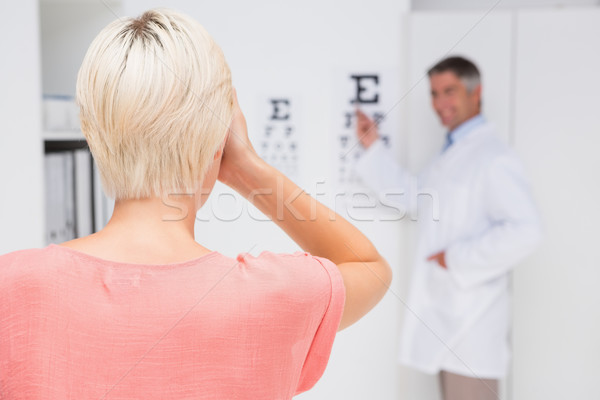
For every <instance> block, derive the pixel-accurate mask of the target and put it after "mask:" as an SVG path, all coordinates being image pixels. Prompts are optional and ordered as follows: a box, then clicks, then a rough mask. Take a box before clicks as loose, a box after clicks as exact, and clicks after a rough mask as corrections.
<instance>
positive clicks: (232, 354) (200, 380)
mask: <svg viewBox="0 0 600 400" xmlns="http://www.w3.org/2000/svg"><path fill="white" fill-rule="evenodd" d="M344 296H345V292H344V286H343V281H342V278H341V275H340V273H339V271H338V269H337V267H336V266H335V265H334V264H333V263H332V262H331V261H329V260H326V259H323V258H319V257H313V256H311V255H309V254H307V253H295V254H274V253H270V252H264V253H262V254H261V255H260V256H258V257H254V256H252V255H249V254H241V255H239V256H238V257H237V260H234V259H231V258H228V257H225V256H223V255H221V254H219V253H217V252H212V253H209V254H207V255H205V256H203V257H200V258H197V259H194V260H191V261H186V262H183V263H177V264H169V265H144V264H129V263H120V262H113V261H108V260H103V259H100V258H97V257H94V256H91V255H88V254H84V253H81V252H79V251H76V250H73V249H70V248H67V247H62V246H57V245H50V246H48V247H46V248H44V249H30V250H22V251H17V252H13V253H9V254H6V255H3V256H0V398H1V399H3V400H12V399H23V400H34V399H35V400H54V399H56V400H59V399H60V400H66V399H77V400H87V399H90V400H91V399H94V400H104V399H106V400H109V399H110V400H125V399H127V400H132V399H139V400H151V399H157V400H158V399H160V400H168V399H177V400H184V399H189V400H192V399H193V400H199V399H218V400H226V399H252V400H259V399H268V400H279V399H290V398H291V397H292V396H294V395H295V394H297V393H300V392H303V391H305V390H308V389H310V388H311V387H312V386H313V385H314V384H315V383H316V382H317V380H318V379H319V378H320V377H321V375H322V374H323V371H324V370H325V366H326V364H327V361H328V359H329V354H330V351H331V347H332V344H333V339H334V337H335V333H336V331H337V328H338V325H339V322H340V319H341V315H342V311H343V307H344Z"/></svg>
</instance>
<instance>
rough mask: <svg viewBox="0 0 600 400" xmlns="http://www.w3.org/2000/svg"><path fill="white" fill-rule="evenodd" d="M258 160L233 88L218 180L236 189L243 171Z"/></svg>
mask: <svg viewBox="0 0 600 400" xmlns="http://www.w3.org/2000/svg"><path fill="white" fill-rule="evenodd" d="M258 161H261V159H260V157H259V156H258V154H256V151H255V150H254V147H252V143H251V142H250V139H249V138H248V127H247V125H246V118H245V117H244V114H243V113H242V110H241V109H240V105H239V104H238V100H237V93H236V91H235V89H233V119H232V120H231V125H230V126H229V131H228V132H227V139H226V142H225V147H224V148H223V157H222V158H221V168H220V170H219V180H220V181H221V182H223V183H224V184H226V185H227V186H230V187H232V188H233V189H236V187H237V186H238V183H239V182H238V181H239V180H240V179H242V178H243V174H244V172H248V170H249V169H250V168H253V166H254V165H255V164H256V163H257V162H258Z"/></svg>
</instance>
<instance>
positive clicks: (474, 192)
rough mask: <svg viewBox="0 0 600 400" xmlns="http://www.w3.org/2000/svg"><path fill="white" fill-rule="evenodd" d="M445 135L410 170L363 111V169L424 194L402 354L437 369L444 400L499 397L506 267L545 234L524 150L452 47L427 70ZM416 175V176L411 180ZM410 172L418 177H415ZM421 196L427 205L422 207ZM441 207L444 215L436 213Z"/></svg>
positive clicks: (370, 179) (376, 183)
mask: <svg viewBox="0 0 600 400" xmlns="http://www.w3.org/2000/svg"><path fill="white" fill-rule="evenodd" d="M428 75H429V82H430V86H431V98H432V103H433V108H434V110H435V111H436V113H437V114H438V116H439V118H440V121H441V123H442V125H444V126H445V127H446V128H447V129H448V133H447V137H446V144H445V146H444V148H443V149H442V150H441V152H440V153H439V154H438V155H437V157H435V158H434V160H432V162H431V163H430V165H429V166H428V167H427V168H426V169H425V170H424V171H423V172H422V173H421V174H419V175H418V177H416V178H413V177H412V176H411V175H410V174H409V173H408V172H407V171H406V170H405V169H403V168H402V167H400V166H399V165H398V164H397V163H396V162H395V161H394V159H393V158H392V157H391V156H390V154H388V153H387V151H386V149H385V147H384V145H383V143H382V140H380V138H379V134H378V132H377V128H376V125H375V124H374V123H373V121H372V120H370V119H369V118H368V117H367V116H366V115H365V114H364V113H362V112H361V111H357V117H358V119H357V134H358V137H359V139H360V142H361V144H362V146H363V147H365V148H366V151H365V154H364V156H363V157H362V158H361V159H360V160H359V162H358V164H357V166H356V171H357V173H358V174H359V176H360V177H361V178H362V179H363V181H364V182H365V183H367V184H369V185H370V186H372V187H373V189H375V190H377V191H379V192H380V193H386V192H387V193H392V192H394V193H398V190H401V191H403V193H404V194H405V195H404V196H401V197H403V198H404V199H406V200H407V202H406V203H407V204H405V206H408V207H410V206H411V204H410V203H411V202H410V201H408V200H410V199H411V198H413V199H414V198H415V196H417V195H418V194H417V193H411V192H410V191H411V190H412V191H413V192H414V190H423V192H425V191H427V192H429V193H433V195H434V196H433V197H434V201H431V199H426V196H417V197H418V198H419V202H421V200H427V201H423V203H426V204H417V205H418V206H419V215H418V221H419V237H418V245H417V248H416V253H415V254H416V259H415V261H414V270H413V273H412V281H411V288H410V293H409V299H408V306H409V309H410V310H407V312H406V319H405V321H404V325H403V332H402V337H401V342H400V361H401V363H403V364H406V365H408V366H411V367H414V368H416V369H419V370H421V371H423V372H425V373H429V374H439V376H440V382H441V390H442V395H443V398H444V399H445V400H458V399H460V400H471V399H473V400H475V399H476V400H484V399H498V398H499V396H498V381H499V380H500V379H502V378H503V377H504V376H505V374H506V372H507V367H508V362H509V355H510V353H509V350H510V349H509V344H508V333H509V324H510V304H509V301H510V296H509V287H508V286H509V272H510V271H511V269H512V268H513V267H514V266H515V265H517V264H518V263H519V262H520V261H521V260H522V259H523V258H525V257H526V256H527V255H528V254H530V253H531V252H532V251H533V250H534V249H535V247H536V246H537V244H538V242H539V241H540V238H541V232H540V222H539V219H538V214H537V211H536V207H535V205H534V202H533V200H532V197H531V194H530V190H529V186H528V183H527V180H526V178H525V175H524V173H523V168H522V166H521V163H520V162H519V159H518V158H517V156H516V155H515V153H514V152H513V151H511V149H509V148H508V147H507V146H506V145H504V144H503V143H502V142H501V141H500V140H499V139H498V136H497V132H496V129H495V128H494V126H493V125H491V124H490V123H488V122H487V121H486V119H485V118H484V117H483V116H482V115H481V113H480V112H481V83H480V75H479V71H478V69H477V67H476V66H475V65H474V64H473V63H472V62H470V61H469V60H466V59H464V58H461V57H450V58H447V59H444V60H442V61H440V62H439V63H437V64H436V65H434V66H433V67H432V68H431V69H430V70H429V71H428ZM414 179H416V182H417V184H416V185H415V184H414ZM411 181H412V182H411ZM423 206H429V207H433V208H438V209H437V210H435V209H430V210H429V211H428V212H425V213H422V212H421V211H422V210H423V208H422V207H423ZM438 215H439V218H437V216H438Z"/></svg>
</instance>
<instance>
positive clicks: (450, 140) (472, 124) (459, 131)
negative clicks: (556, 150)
mask: <svg viewBox="0 0 600 400" xmlns="http://www.w3.org/2000/svg"><path fill="white" fill-rule="evenodd" d="M484 123H485V118H484V117H483V115H481V114H477V115H476V116H474V117H473V118H470V119H468V120H466V121H465V122H463V123H462V124H460V125H459V126H457V127H456V128H454V129H453V130H451V131H450V132H448V134H447V135H446V144H445V145H444V150H446V149H447V148H448V147H450V146H452V145H453V144H454V143H456V142H458V141H459V140H460V139H462V138H463V137H465V136H466V135H467V134H468V133H469V132H471V131H472V130H473V129H474V128H476V127H478V126H479V125H483V124H484Z"/></svg>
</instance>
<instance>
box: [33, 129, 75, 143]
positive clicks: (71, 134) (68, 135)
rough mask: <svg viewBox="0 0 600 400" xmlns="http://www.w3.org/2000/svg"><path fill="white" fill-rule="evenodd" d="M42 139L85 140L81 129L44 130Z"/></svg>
mask: <svg viewBox="0 0 600 400" xmlns="http://www.w3.org/2000/svg"><path fill="white" fill-rule="evenodd" d="M42 139H43V140H53V141H54V140H58V141H67V140H85V138H84V137H83V133H81V131H80V130H64V131H43V132H42Z"/></svg>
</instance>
